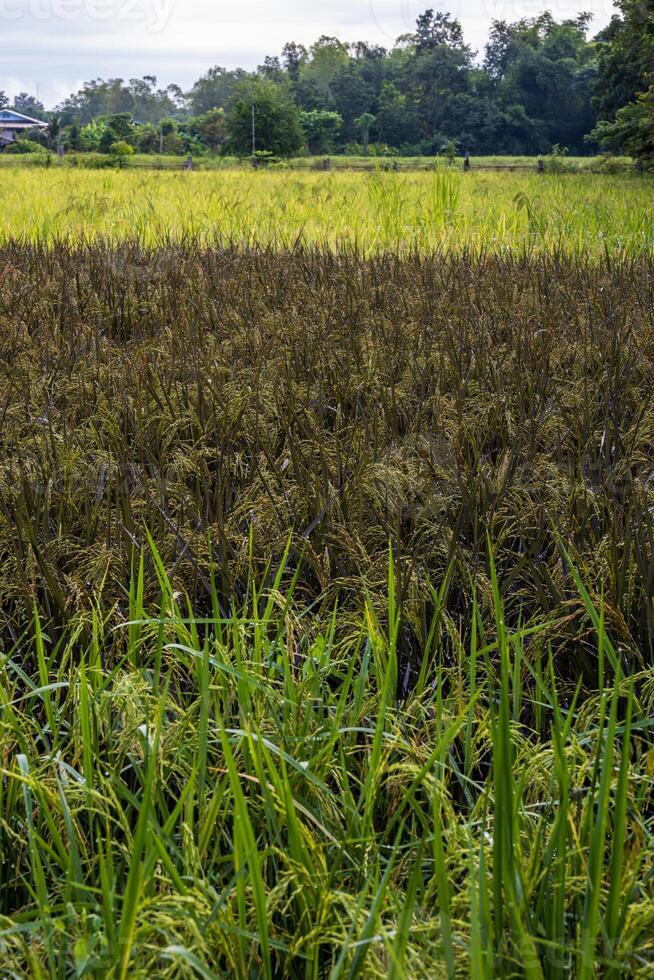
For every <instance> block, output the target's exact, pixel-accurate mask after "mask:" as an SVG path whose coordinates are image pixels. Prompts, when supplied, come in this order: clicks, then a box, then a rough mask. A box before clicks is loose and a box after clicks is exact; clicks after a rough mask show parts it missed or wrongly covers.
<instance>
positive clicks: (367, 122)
mask: <svg viewBox="0 0 654 980" xmlns="http://www.w3.org/2000/svg"><path fill="white" fill-rule="evenodd" d="M374 122H375V117H374V116H373V115H372V113H370V112H364V113H363V115H361V116H359V118H358V119H355V120H354V125H355V126H356V127H357V129H358V130H359V132H360V134H361V142H362V143H363V154H364V156H368V147H369V145H370V129H371V127H372V125H373V123H374Z"/></svg>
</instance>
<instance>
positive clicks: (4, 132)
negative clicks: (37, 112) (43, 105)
mask: <svg viewBox="0 0 654 980" xmlns="http://www.w3.org/2000/svg"><path fill="white" fill-rule="evenodd" d="M47 128H48V124H47V123H44V122H42V120H40V119H32V117H31V116H24V115H23V114H22V113H21V112H14V110H13V109H0V150H2V149H4V148H5V146H10V144H11V143H14V142H15V141H16V140H17V139H18V137H19V136H22V135H23V134H24V133H26V132H28V131H29V130H31V129H32V130H33V129H41V130H43V129H47Z"/></svg>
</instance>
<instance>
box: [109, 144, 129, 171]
mask: <svg viewBox="0 0 654 980" xmlns="http://www.w3.org/2000/svg"><path fill="white" fill-rule="evenodd" d="M109 149H110V152H111V155H112V157H113V158H114V160H115V161H116V163H117V164H118V166H119V167H121V168H122V167H123V166H124V165H125V161H126V160H127V158H128V157H131V156H132V154H133V153H134V147H133V146H130V145H129V143H126V142H125V140H116V142H115V143H112V144H111V146H110V148H109Z"/></svg>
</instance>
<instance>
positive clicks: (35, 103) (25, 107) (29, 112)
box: [12, 92, 48, 120]
mask: <svg viewBox="0 0 654 980" xmlns="http://www.w3.org/2000/svg"><path fill="white" fill-rule="evenodd" d="M12 109H14V110H15V111H16V112H22V113H23V115H24V116H31V117H32V119H42V120H46V119H47V115H48V114H47V112H46V111H45V106H44V105H43V103H42V102H39V100H38V99H35V98H34V96H33V95H28V94H27V92H20V93H19V94H18V95H17V96H16V98H15V99H14V101H13V104H12Z"/></svg>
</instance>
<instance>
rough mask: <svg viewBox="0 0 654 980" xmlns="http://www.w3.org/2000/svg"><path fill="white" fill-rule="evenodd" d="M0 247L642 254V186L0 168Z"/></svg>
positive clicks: (648, 246) (448, 173)
mask: <svg viewBox="0 0 654 980" xmlns="http://www.w3.org/2000/svg"><path fill="white" fill-rule="evenodd" d="M2 183H3V190H2V197H3V206H2V210H1V211H0V240H3V241H6V240H8V239H13V238H27V239H29V240H31V241H60V240H64V239H65V240H67V241H69V242H75V241H78V240H80V239H84V240H99V239H102V240H105V241H107V240H110V241H121V240H124V239H131V238H135V237H138V238H139V239H140V240H141V241H142V242H143V243H144V244H147V245H163V244H165V243H167V242H169V241H172V240H176V241H181V240H184V239H185V238H187V237H189V236H192V237H196V238H200V239H201V240H202V241H203V242H204V244H205V245H206V244H211V243H213V242H216V241H218V242H221V243H222V244H223V245H224V244H225V243H229V242H232V243H236V242H237V243H240V244H241V245H251V244H257V245H260V246H269V245H274V246H275V247H282V248H283V247H286V248H291V247H293V246H294V244H295V243H296V242H298V241H301V242H303V243H304V244H305V245H321V246H328V247H330V248H334V247H336V248H339V247H342V246H352V245H355V246H356V247H357V249H358V251H360V252H362V251H365V252H366V253H367V254H373V253H375V252H379V251H383V250H386V249H390V250H392V251H396V250H402V251H411V250H412V249H413V248H416V247H417V248H421V249H425V250H427V251H432V250H434V249H448V250H453V249H454V250H459V251H460V250H462V249H465V248H471V247H472V248H476V249H483V248H489V247H490V248H493V249H495V248H498V247H502V248H510V249H512V250H517V251H518V252H520V251H523V250H524V249H525V248H528V249H536V250H539V251H548V252H552V251H567V252H568V253H569V254H571V255H576V254H586V253H588V254H591V255H594V256H597V255H601V254H604V252H605V251H606V249H610V250H611V252H614V253H617V254H633V253H640V252H648V253H651V251H652V248H653V247H654V208H653V207H652V199H653V196H652V182H651V180H648V179H647V178H644V177H643V178H638V177H635V176H628V175H626V176H625V175H623V176H609V175H605V174H589V173H583V174H572V175H565V174H563V175H557V174H551V175H547V174H546V175H538V174H536V173H533V174H529V173H527V174H520V173H511V174H506V173H469V174H463V173H459V172H456V171H454V170H452V169H447V168H443V167H437V168H436V169H435V170H434V169H433V167H432V169H431V172H430V171H426V172H420V171H419V172H398V173H395V172H392V171H391V172H387V171H384V170H382V169H380V168H378V169H376V170H374V171H373V172H372V173H369V174H364V175H362V174H358V173H346V172H338V171H335V172H333V173H318V172H311V171H307V172H297V173H294V174H293V177H292V178H291V177H290V176H289V174H288V173H287V172H284V171H274V170H273V171H269V172H264V171H259V172H255V171H252V170H243V169H240V170H238V169H236V170H220V171H215V172H211V171H209V172H202V171H201V172H193V173H179V172H178V173H175V172H167V171H165V170H163V171H149V172H148V171H146V172H139V171H129V170H127V171H115V172H114V171H106V170H104V171H93V170H80V169H74V168H70V169H53V170H48V171H43V170H38V169H33V168H27V169H25V168H21V167H13V168H6V169H3V177H2Z"/></svg>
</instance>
